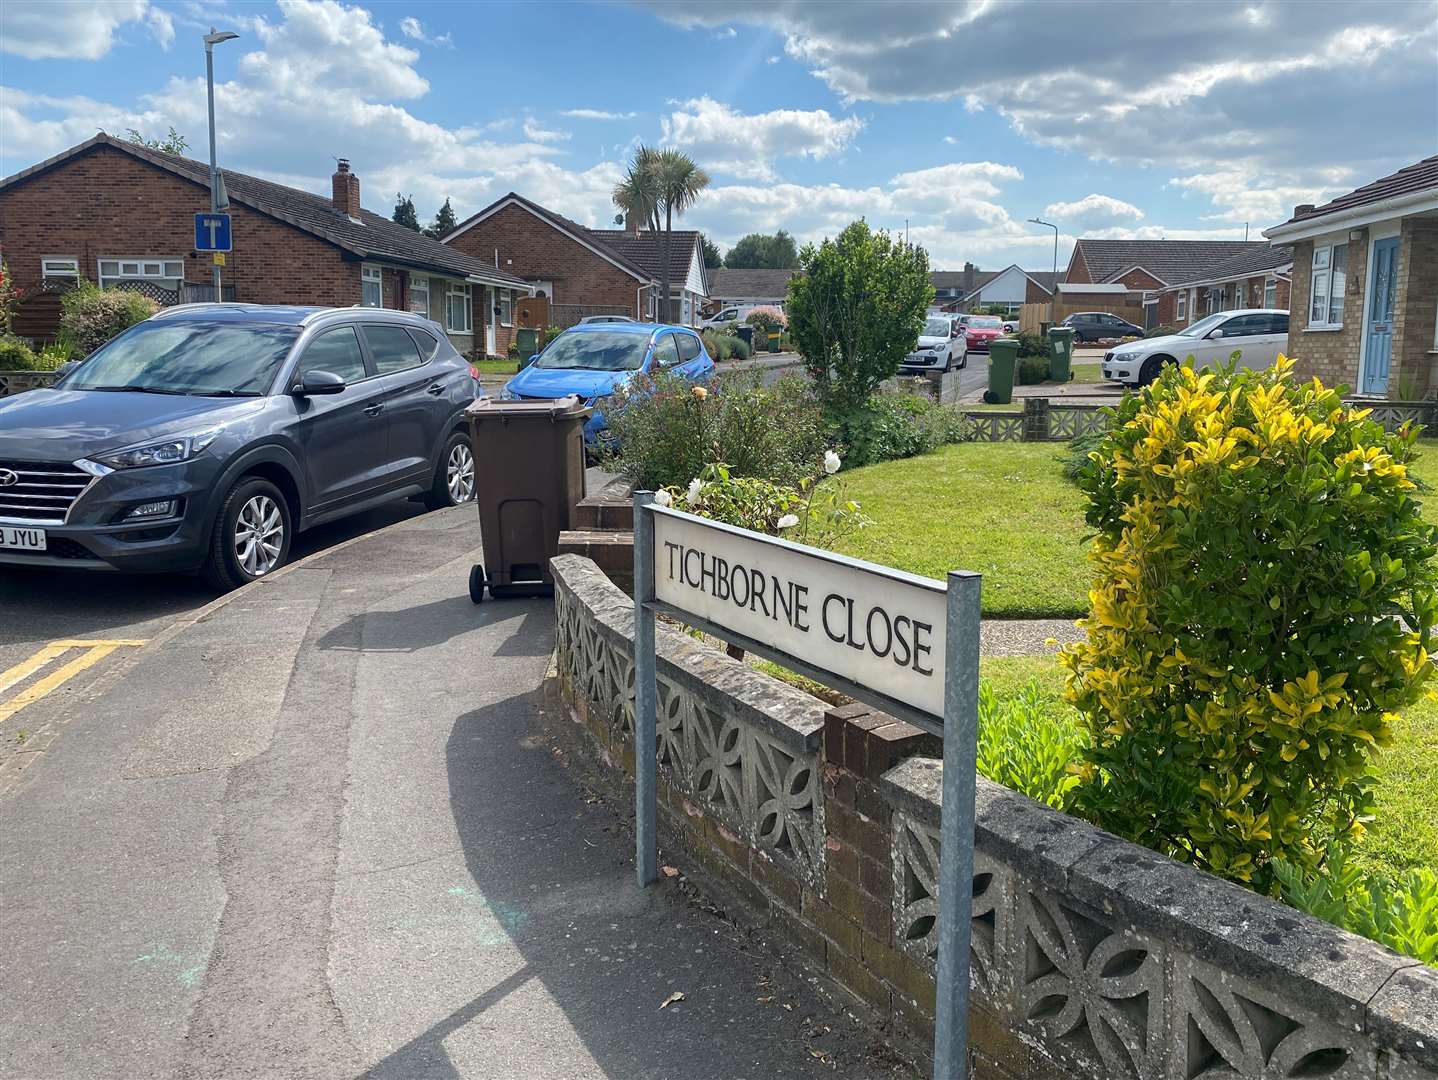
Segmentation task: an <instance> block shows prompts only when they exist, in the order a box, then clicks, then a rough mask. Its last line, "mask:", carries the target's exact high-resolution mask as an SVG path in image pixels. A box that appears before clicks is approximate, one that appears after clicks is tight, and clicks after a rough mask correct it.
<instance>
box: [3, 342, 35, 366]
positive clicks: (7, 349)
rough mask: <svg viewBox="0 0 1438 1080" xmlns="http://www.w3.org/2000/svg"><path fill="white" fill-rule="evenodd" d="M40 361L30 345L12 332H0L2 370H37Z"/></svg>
mask: <svg viewBox="0 0 1438 1080" xmlns="http://www.w3.org/2000/svg"><path fill="white" fill-rule="evenodd" d="M35 370H38V363H37V361H36V358H35V354H34V352H32V351H31V349H30V346H29V345H26V344H25V342H23V341H21V340H20V339H19V338H17V337H14V336H12V335H10V334H0V371H35Z"/></svg>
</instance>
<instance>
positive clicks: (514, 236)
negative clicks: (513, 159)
mask: <svg viewBox="0 0 1438 1080" xmlns="http://www.w3.org/2000/svg"><path fill="white" fill-rule="evenodd" d="M450 243H451V244H453V246H455V247H456V248H458V249H459V250H460V251H463V252H465V253H466V254H468V255H472V256H474V257H475V258H477V259H481V260H483V261H484V262H486V263H493V262H494V255H495V250H496V249H498V251H499V268H500V269H501V270H504V271H505V272H506V273H510V274H515V275H517V276H519V277H522V278H525V279H529V280H533V279H542V280H547V281H553V282H554V296H553V297H551V300H552V301H553V302H554V303H556V304H594V305H609V306H614V307H620V308H623V309H624V310H625V311H627V312H629V313H630V314H631V315H634V316H635V317H642V315H643V313H642V312H639V311H637V310H636V304H635V298H636V291H637V290H638V288H639V286H640V285H641V282H639V281H638V280H637V279H635V278H634V276H633V275H631V274H628V273H625V272H624V271H623V270H620V269H619V268H618V267H616V266H614V265H613V264H612V263H609V262H606V261H605V260H604V259H603V258H601V257H600V256H598V255H596V254H594V252H592V251H590V250H589V249H588V248H587V247H585V246H584V245H583V244H581V243H579V242H578V241H575V240H571V239H570V238H569V237H567V236H565V235H564V234H563V233H561V232H560V231H559V230H557V229H555V228H553V227H552V226H550V225H548V224H547V223H545V222H544V221H541V220H540V219H539V218H537V217H535V216H534V215H533V214H531V213H530V212H529V211H527V210H524V209H522V208H521V207H518V206H506V207H505V208H504V209H502V210H500V211H498V212H497V213H495V214H493V215H491V216H490V217H488V218H486V219H485V220H484V221H482V222H480V223H479V224H477V225H475V226H473V227H471V228H469V229H467V230H466V231H465V232H463V233H461V234H460V235H459V236H456V237H455V238H454V239H453V240H451V241H450ZM500 329H501V330H502V331H503V332H504V333H505V334H506V335H509V334H510V333H511V331H510V330H508V329H506V328H500ZM496 344H498V343H496ZM508 347H509V343H508V340H507V339H506V341H505V343H504V346H503V347H502V348H500V350H499V351H500V352H503V351H504V350H505V349H507V348H508Z"/></svg>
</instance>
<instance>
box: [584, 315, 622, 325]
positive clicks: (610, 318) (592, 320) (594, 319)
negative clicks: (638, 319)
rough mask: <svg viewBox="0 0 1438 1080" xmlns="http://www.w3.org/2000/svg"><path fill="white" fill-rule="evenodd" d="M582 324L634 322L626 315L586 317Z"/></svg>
mask: <svg viewBox="0 0 1438 1080" xmlns="http://www.w3.org/2000/svg"><path fill="white" fill-rule="evenodd" d="M579 321H580V322H582V323H609V322H634V320H633V319H631V318H630V317H629V316H628V315H586V316H584V318H582V319H580V320H579Z"/></svg>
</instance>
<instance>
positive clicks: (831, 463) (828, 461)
mask: <svg viewBox="0 0 1438 1080" xmlns="http://www.w3.org/2000/svg"><path fill="white" fill-rule="evenodd" d="M842 464H843V462H841V461H840V460H839V455H838V454H836V453H834V451H832V450H825V451H824V471H825V472H826V473H828V474H829V475H830V476H833V475H834V474H835V473H836V472H838V471H839V466H840V465H842Z"/></svg>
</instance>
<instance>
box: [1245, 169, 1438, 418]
mask: <svg viewBox="0 0 1438 1080" xmlns="http://www.w3.org/2000/svg"><path fill="white" fill-rule="evenodd" d="M1263 235H1264V236H1266V237H1268V238H1269V239H1270V240H1272V241H1273V242H1274V243H1275V244H1287V245H1291V246H1292V249H1293V298H1294V305H1293V312H1292V317H1291V318H1290V319H1289V323H1288V354H1289V355H1290V356H1292V357H1294V358H1295V360H1296V361H1297V368H1298V371H1299V372H1300V373H1301V374H1302V375H1304V376H1305V377H1307V376H1313V375H1317V376H1318V377H1319V378H1320V379H1322V380H1323V381H1324V382H1325V383H1326V384H1328V385H1330V386H1338V385H1343V386H1348V387H1350V388H1352V389H1353V390H1354V391H1355V392H1356V393H1358V394H1361V395H1364V396H1369V397H1378V398H1389V399H1400V400H1401V399H1409V398H1426V397H1431V396H1433V395H1434V393H1435V391H1438V373H1435V371H1434V365H1435V364H1438V156H1435V157H1430V158H1424V159H1423V160H1422V161H1419V162H1417V163H1415V164H1413V165H1409V166H1408V167H1407V168H1404V169H1399V170H1398V171H1397V172H1396V173H1393V174H1392V175H1391V176H1385V177H1383V178H1381V179H1379V180H1375V181H1373V182H1372V183H1371V184H1365V185H1363V187H1360V188H1357V189H1356V190H1354V191H1350V192H1349V193H1348V194H1346V195H1341V196H1339V197H1338V198H1336V199H1334V200H1333V201H1332V202H1328V203H1324V204H1323V205H1322V206H1316V207H1315V206H1313V205H1311V204H1309V205H1303V206H1298V207H1295V208H1294V211H1293V216H1292V217H1291V218H1289V219H1288V220H1287V221H1285V222H1284V223H1283V224H1282V225H1276V226H1274V227H1273V228H1271V229H1265V230H1264V233H1263Z"/></svg>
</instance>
